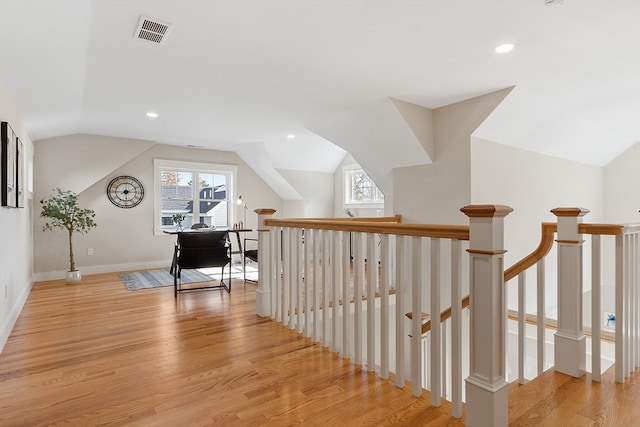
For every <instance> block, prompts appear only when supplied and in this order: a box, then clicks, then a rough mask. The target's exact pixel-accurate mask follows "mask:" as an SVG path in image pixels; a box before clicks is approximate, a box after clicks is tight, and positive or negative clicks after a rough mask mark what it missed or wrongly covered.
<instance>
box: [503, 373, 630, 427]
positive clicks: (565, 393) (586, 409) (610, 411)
mask: <svg viewBox="0 0 640 427" xmlns="http://www.w3.org/2000/svg"><path fill="white" fill-rule="evenodd" d="M614 372H615V366H612V367H610V368H609V369H608V370H607V371H606V372H605V373H604V374H603V375H602V378H601V382H600V383H598V382H592V381H591V374H586V375H584V376H583V377H582V378H573V377H571V376H569V375H564V374H560V373H557V372H555V371H553V370H549V371H547V372H545V373H543V374H542V375H541V376H539V377H538V378H536V379H534V380H533V381H532V382H531V383H528V384H525V385H519V384H518V383H517V382H516V383H512V384H510V385H509V425H510V426H517V427H533V426H536V427H543V426H545V427H546V426H549V427H551V426H553V427H555V426H571V427H574V426H575V427H578V426H612V427H640V371H638V370H636V371H635V372H634V373H633V374H632V375H631V376H630V377H629V378H628V379H627V380H626V381H625V383H624V384H618V383H616V382H615V376H614Z"/></svg>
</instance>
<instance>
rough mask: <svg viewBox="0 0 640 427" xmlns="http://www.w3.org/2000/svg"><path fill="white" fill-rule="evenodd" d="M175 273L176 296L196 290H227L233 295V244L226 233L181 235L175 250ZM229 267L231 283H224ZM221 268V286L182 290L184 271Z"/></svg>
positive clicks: (211, 232) (207, 232) (208, 232)
mask: <svg viewBox="0 0 640 427" xmlns="http://www.w3.org/2000/svg"><path fill="white" fill-rule="evenodd" d="M174 259H175V261H176V262H175V271H174V274H173V288H174V295H175V296H176V297H177V296H178V292H184V291H192V290H196V289H222V288H224V289H226V290H227V292H229V293H231V244H230V243H229V236H228V233H227V232H226V231H203V232H196V233H179V234H178V244H177V245H176V249H175V255H174ZM227 265H228V266H229V282H228V284H226V283H225V282H224V269H225V267H226V266H227ZM209 267H221V268H222V275H221V276H220V284H219V285H215V286H201V287H188V288H186V289H180V285H181V284H182V283H181V280H180V272H181V271H182V270H188V269H196V268H209Z"/></svg>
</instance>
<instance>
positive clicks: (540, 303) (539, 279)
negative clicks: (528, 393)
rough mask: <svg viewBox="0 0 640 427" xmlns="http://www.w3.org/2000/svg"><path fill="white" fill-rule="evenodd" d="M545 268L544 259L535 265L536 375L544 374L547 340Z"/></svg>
mask: <svg viewBox="0 0 640 427" xmlns="http://www.w3.org/2000/svg"><path fill="white" fill-rule="evenodd" d="M545 282H546V281H545V268H544V258H542V259H541V260H540V261H538V262H537V263H536V285H537V291H538V293H537V298H538V299H537V301H536V303H537V311H538V315H537V322H538V324H537V327H538V334H537V335H538V375H542V373H543V372H544V362H545V343H546V340H547V336H546V332H547V331H546V324H547V313H546V310H545V294H546V292H545V286H546V285H545Z"/></svg>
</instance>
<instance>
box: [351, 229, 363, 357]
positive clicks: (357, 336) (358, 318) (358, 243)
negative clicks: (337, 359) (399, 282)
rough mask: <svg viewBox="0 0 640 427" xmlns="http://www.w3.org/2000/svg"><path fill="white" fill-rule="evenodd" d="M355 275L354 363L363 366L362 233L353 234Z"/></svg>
mask: <svg viewBox="0 0 640 427" xmlns="http://www.w3.org/2000/svg"><path fill="white" fill-rule="evenodd" d="M353 247H354V257H353V275H354V286H353V288H354V296H353V299H354V305H355V318H354V320H353V326H354V328H353V329H354V359H355V360H354V362H355V364H356V365H362V288H363V283H364V256H363V252H362V233H353Z"/></svg>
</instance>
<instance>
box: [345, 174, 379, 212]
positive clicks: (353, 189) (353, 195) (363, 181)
mask: <svg viewBox="0 0 640 427" xmlns="http://www.w3.org/2000/svg"><path fill="white" fill-rule="evenodd" d="M344 203H345V205H382V204H384V195H383V194H382V191H380V189H379V188H378V187H377V186H376V184H375V183H374V182H373V180H372V179H371V177H370V176H369V175H367V173H366V172H365V171H364V170H362V169H345V171H344Z"/></svg>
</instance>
